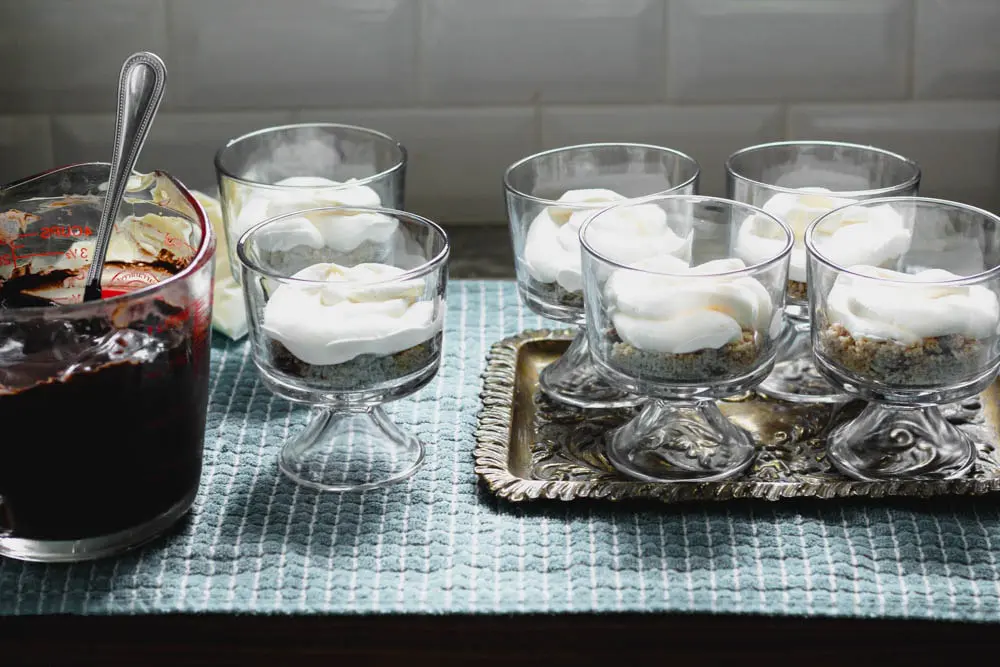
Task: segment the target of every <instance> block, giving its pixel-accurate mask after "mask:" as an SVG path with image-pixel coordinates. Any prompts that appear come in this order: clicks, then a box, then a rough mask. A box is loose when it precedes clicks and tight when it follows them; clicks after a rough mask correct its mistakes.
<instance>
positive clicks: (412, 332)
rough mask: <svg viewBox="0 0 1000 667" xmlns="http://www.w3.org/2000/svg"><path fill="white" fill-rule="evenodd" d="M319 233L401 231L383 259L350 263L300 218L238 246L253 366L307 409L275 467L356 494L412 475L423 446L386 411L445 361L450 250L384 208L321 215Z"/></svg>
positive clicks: (423, 224) (278, 221)
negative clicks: (318, 240)
mask: <svg viewBox="0 0 1000 667" xmlns="http://www.w3.org/2000/svg"><path fill="white" fill-rule="evenodd" d="M308 213H309V214H310V215H311V216H312V217H313V219H314V220H316V221H318V222H320V223H324V222H328V221H330V220H338V219H340V218H342V217H343V216H345V214H346V215H358V216H360V215H369V214H373V213H377V214H378V215H382V216H386V217H387V218H390V219H392V220H393V221H395V223H396V229H395V233H394V234H393V236H392V237H391V238H388V239H386V240H385V241H384V242H383V243H382V244H381V246H380V249H379V250H378V251H375V252H373V253H372V255H371V256H369V255H367V254H366V255H365V256H364V257H363V258H358V259H357V260H354V261H345V260H344V259H343V258H342V255H341V253H340V252H339V250H338V248H339V246H337V244H333V247H331V248H327V247H324V248H320V249H317V248H316V247H314V245H313V244H311V243H309V242H308V237H305V236H303V235H302V234H301V224H302V223H301V218H300V217H298V216H300V215H301V214H300V213H291V214H287V215H284V216H280V217H278V218H273V219H271V220H268V221H265V222H263V223H261V224H260V225H257V226H255V227H253V228H251V229H250V231H248V232H247V233H246V234H244V235H243V237H242V238H241V239H240V241H239V244H238V247H237V254H238V256H239V259H240V262H241V264H242V272H243V285H244V294H245V297H246V305H247V312H248V314H249V320H250V344H251V346H252V352H253V360H254V363H255V364H256V366H257V369H258V370H259V371H260V374H261V376H262V378H263V380H264V383H265V384H266V385H267V386H268V387H269V388H270V389H271V390H272V391H274V392H275V393H276V394H278V395H279V396H282V397H284V398H286V399H288V400H290V401H294V402H298V403H304V404H308V405H311V406H313V408H314V411H313V414H312V418H311V420H310V422H309V424H308V425H307V426H306V427H305V429H304V430H303V431H302V432H301V433H299V434H297V435H295V436H293V437H292V438H290V439H289V440H288V441H287V442H286V443H285V445H284V447H283V449H282V452H281V456H280V459H279V466H280V469H281V471H282V472H283V473H284V474H285V475H286V476H288V477H290V478H291V479H293V480H294V481H296V482H297V483H299V484H302V485H304V486H307V487H311V488H314V489H318V490H323V491H358V490H364V489H370V488H374V487H377V486H381V485H384V484H389V483H392V482H395V481H399V480H401V479H405V478H406V477H409V476H410V475H412V474H413V473H414V472H415V471H416V470H417V469H418V468H419V466H420V464H421V463H422V461H423V458H424V446H423V444H422V443H421V442H420V441H419V440H418V439H417V438H416V437H415V436H414V435H413V434H411V433H407V432H405V431H403V430H402V429H400V428H399V427H398V426H396V425H395V424H393V423H392V421H391V420H390V419H389V417H388V416H387V415H386V413H385V411H384V410H383V408H382V407H381V406H382V404H383V403H386V402H390V401H394V400H397V399H399V398H403V397H405V396H408V395H410V394H412V393H414V392H416V391H418V390H419V389H420V388H421V387H423V386H425V385H426V384H427V383H428V382H430V381H431V379H432V378H433V377H434V376H435V374H436V373H437V370H438V366H439V365H440V360H441V344H442V336H443V327H444V314H445V285H446V281H447V264H448V253H449V245H448V239H447V236H446V235H445V233H444V231H443V230H442V229H441V228H440V227H438V226H437V225H436V224H434V223H433V222H431V221H430V220H426V219H424V218H421V217H419V216H416V215H412V214H409V213H404V212H401V211H395V210H391V209H360V208H356V209H347V210H345V209H343V208H324V209H313V210H311V211H309V212H308Z"/></svg>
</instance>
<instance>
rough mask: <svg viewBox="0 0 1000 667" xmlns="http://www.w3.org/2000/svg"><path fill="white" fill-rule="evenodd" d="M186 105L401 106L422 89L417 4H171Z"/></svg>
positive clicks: (354, 0) (317, 0)
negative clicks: (417, 63)
mask: <svg viewBox="0 0 1000 667" xmlns="http://www.w3.org/2000/svg"><path fill="white" fill-rule="evenodd" d="M168 2H169V7H170V26H171V37H172V39H173V46H174V60H175V62H176V67H175V73H176V76H175V77H174V82H173V83H174V85H175V87H176V88H177V89H179V95H180V97H181V101H182V103H183V104H184V106H185V107H189V108H197V109H284V108H288V109H296V108H302V107H308V106H328V107H330V106H365V105H370V104H393V105H394V104H402V103H407V102H410V101H412V100H413V98H414V96H415V92H416V71H415V70H416V66H415V59H414V55H415V53H416V43H415V37H416V21H417V10H418V7H419V5H418V3H417V2H413V1H412V0H283V1H282V2H244V1H243V0H211V1H206V0H168Z"/></svg>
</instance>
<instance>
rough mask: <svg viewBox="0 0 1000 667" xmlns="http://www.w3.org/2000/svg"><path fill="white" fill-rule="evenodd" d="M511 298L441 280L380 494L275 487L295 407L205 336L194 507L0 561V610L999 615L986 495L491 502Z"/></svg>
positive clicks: (396, 411) (530, 323) (516, 322)
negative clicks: (431, 363) (437, 341)
mask: <svg viewBox="0 0 1000 667" xmlns="http://www.w3.org/2000/svg"><path fill="white" fill-rule="evenodd" d="M544 325H545V322H543V321H541V320H540V319H538V318H537V317H535V316H534V315H533V314H531V313H530V312H529V311H527V310H526V309H524V308H523V307H521V306H520V305H519V302H518V298H517V291H516V288H515V286H514V285H513V283H509V282H467V281H456V282H454V283H453V284H452V286H451V289H450V292H449V302H448V319H447V334H446V338H445V353H444V363H443V366H442V368H441V371H440V373H439V374H438V377H437V379H436V380H435V381H434V382H432V383H431V384H430V385H429V386H427V387H426V388H425V389H423V390H422V391H421V392H420V393H419V394H417V395H415V396H414V397H411V398H409V399H406V400H403V401H400V402H398V403H395V404H393V405H392V406H391V408H390V414H391V415H392V417H393V418H394V419H395V420H396V421H397V422H398V423H400V424H401V425H403V426H404V428H406V429H407V430H408V431H411V432H413V433H415V434H416V435H417V436H419V437H420V438H422V439H423V440H424V442H426V443H427V444H428V458H427V462H426V464H425V466H424V468H422V469H421V471H420V472H419V473H418V474H417V475H416V476H415V477H413V478H412V479H410V480H409V481H407V482H403V483H401V484H399V485H397V486H394V487H392V488H389V489H386V490H377V491H371V492H368V493H365V494H359V495H336V494H317V493H314V492H311V491H308V490H304V489H301V488H298V487H296V486H295V485H293V484H292V483H290V482H288V481H286V480H285V479H284V478H283V477H282V476H281V475H279V473H278V471H277V466H276V456H277V452H278V448H279V446H280V444H281V442H282V439H283V438H284V437H285V436H286V435H287V434H288V433H290V432H294V431H295V430H296V429H298V428H301V427H302V426H303V424H304V423H305V416H306V413H305V411H304V410H303V409H301V408H291V407H290V406H289V404H288V403H286V402H285V401H283V400H280V399H277V398H275V397H274V396H272V395H271V394H270V393H269V392H268V391H267V390H266V389H265V388H264V387H263V386H262V385H261V384H260V382H258V381H257V376H256V372H255V370H254V367H253V364H252V362H251V361H250V360H249V358H248V349H247V346H246V345H245V344H244V343H231V342H227V341H224V340H221V337H217V340H216V342H215V349H214V354H213V359H212V379H211V383H212V385H211V386H212V393H211V405H210V413H209V418H208V433H207V437H206V453H205V471H204V477H203V484H202V491H201V494H200V496H199V498H198V501H197V504H196V505H195V507H194V510H193V512H192V514H191V518H190V519H189V520H188V521H186V522H185V523H183V524H182V525H181V526H180V527H179V529H177V530H175V531H174V532H173V533H172V534H171V535H170V536H168V537H166V538H164V539H161V540H159V541H157V542H155V543H153V544H151V545H149V546H148V547H146V548H144V549H141V550H139V551H136V552H134V553H131V554H128V555H126V556H125V557H123V558H119V559H114V560H108V561H102V562H97V563H85V564H80V565H71V566H67V565H34V564H24V563H19V562H16V561H12V560H5V559H0V614H39V613H58V612H63V613H77V614H109V613H126V614H155V613H166V612H225V611H233V612H241V613H304V614H313V613H392V612H401V613H453V612H454V613H491V612H502V613H511V612H542V611H548V612H585V611H594V610H596V611H640V610H647V611H713V612H734V613H763V614H816V615H836V616H869V617H871V616H896V617H898V616H909V617H930V618H942V619H969V620H981V621H1000V571H998V567H997V561H998V559H1000V511H998V505H997V498H996V497H985V498H979V499H968V498H959V499H944V500H937V501H920V500H908V501H896V502H886V501H864V502H859V501H850V502H849V501H833V500H831V501H810V502H796V501H781V502H779V503H770V504H769V503H763V502H729V503H717V504H705V505H690V506H686V507H680V506H655V507H648V506H641V507H638V508H637V506H635V505H631V506H629V505H614V504H610V503H604V504H602V503H589V504H578V503H568V504H545V505H534V506H523V505H518V506H515V505H507V504H504V503H500V502H497V501H495V500H493V499H492V498H491V497H490V496H489V495H488V494H487V493H485V492H480V491H479V490H478V488H477V484H476V476H475V473H474V472H473V462H472V449H473V446H474V442H473V430H474V428H475V424H476V415H477V412H478V411H479V398H478V395H479V391H480V388H481V382H482V381H481V378H480V374H481V372H482V370H483V366H484V363H485V356H486V353H487V352H488V350H489V347H490V344H491V343H493V342H495V341H496V340H498V339H500V338H502V337H504V336H507V335H510V334H512V333H515V332H517V331H520V330H522V329H525V328H534V327H539V326H544Z"/></svg>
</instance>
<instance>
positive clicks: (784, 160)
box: [726, 141, 920, 403]
mask: <svg viewBox="0 0 1000 667" xmlns="http://www.w3.org/2000/svg"><path fill="white" fill-rule="evenodd" d="M919 183H920V168H919V167H918V166H917V164H916V163H915V162H913V161H912V160H909V159H907V158H905V157H903V156H900V155H896V154H895V153H890V152H889V151H886V150H882V149H880V148H875V147H872V146H861V145H857V144H848V143H840V142H831V141H785V142H778V143H770V144H761V145H758V146H751V147H749V148H744V149H743V150H740V151H737V152H736V153H734V154H733V155H731V156H730V157H729V159H728V160H726V191H727V196H728V197H729V198H730V199H733V200H735V201H740V202H744V203H747V204H752V205H754V206H757V207H759V208H761V209H762V210H764V211H765V212H767V213H769V214H771V215H773V216H775V217H777V218H779V219H781V220H783V221H784V222H786V223H788V225H789V227H791V229H792V232H793V233H794V234H795V245H794V247H793V248H792V255H791V261H790V264H789V269H788V296H787V302H786V312H787V314H788V316H789V324H790V325H791V330H790V331H789V335H788V336H787V337H786V338H785V344H784V346H783V349H782V351H781V353H780V354H779V358H778V362H777V363H776V364H775V367H774V372H773V373H772V374H771V375H770V376H769V377H768V378H767V379H766V380H764V382H762V383H761V385H760V387H758V391H759V392H760V393H762V394H766V395H768V396H771V397H773V398H778V399H781V400H786V401H804V402H824V403H838V402H843V401H846V400H848V399H849V398H850V396H849V395H848V394H845V393H843V392H840V391H838V390H837V389H836V388H835V387H833V385H831V384H830V383H829V382H827V381H826V379H825V378H824V377H823V376H822V375H821V374H820V373H818V372H817V371H816V368H815V365H814V363H813V359H812V351H811V343H810V338H809V311H808V294H807V285H808V276H807V270H806V263H807V262H806V249H805V242H804V237H805V231H806V228H807V227H808V226H809V224H810V223H812V222H813V221H814V220H816V218H818V217H820V216H821V215H823V214H825V213H828V212H829V211H832V210H833V209H837V208H842V207H844V206H846V205H848V204H851V203H854V202H858V201H863V200H868V199H873V198H877V197H888V196H910V195H915V194H916V193H917V188H918V186H919ZM756 230H757V227H756V225H755V223H754V221H753V220H752V219H748V220H747V222H746V223H745V224H744V225H743V226H742V227H741V228H740V231H739V239H738V242H739V244H740V246H741V248H742V252H743V254H745V255H747V256H753V255H754V254H755V253H761V254H764V255H766V254H767V253H769V252H770V247H771V246H772V245H774V244H775V243H776V242H777V241H776V240H775V239H769V238H767V236H766V235H763V234H760V233H758V232H757V231H756ZM824 233H826V234H828V235H829V236H830V239H829V244H832V245H836V246H838V247H841V248H844V249H845V250H850V251H853V252H855V253H857V256H858V257H860V258H861V259H863V260H864V263H866V264H871V265H876V266H882V265H888V264H891V263H892V262H893V261H894V259H895V258H896V257H897V256H898V255H899V253H900V252H901V251H902V250H903V249H905V247H906V244H907V242H908V238H909V237H908V235H909V231H908V230H907V229H905V227H904V225H903V220H902V218H901V217H900V216H899V215H898V214H897V213H896V212H895V211H893V210H892V209H891V208H869V207H858V208H853V209H850V211H849V214H844V215H841V216H840V217H839V218H838V223H837V225H836V226H833V225H828V226H827V227H824Z"/></svg>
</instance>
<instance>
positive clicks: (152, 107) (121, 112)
mask: <svg viewBox="0 0 1000 667" xmlns="http://www.w3.org/2000/svg"><path fill="white" fill-rule="evenodd" d="M166 82H167V68H166V66H165V65H164V64H163V61H162V60H160V57H159V56H157V55H156V54H154V53H149V52H148V51H141V52H139V53H134V54H132V55H131V56H129V57H128V59H126V60H125V64H124V65H122V71H121V74H120V75H119V77H118V117H117V122H116V123H115V149H114V155H113V157H112V158H111V173H110V174H109V176H108V193H107V195H105V197H104V208H103V210H102V211H101V221H100V224H99V227H98V229H97V241H96V245H95V246H94V253H93V263H92V264H91V265H90V270H89V271H87V285H86V287H84V291H83V300H84V301H96V300H98V299H100V298H101V275H102V273H103V272H104V255H105V254H107V252H108V243H110V241H111V232H112V231H113V230H114V227H115V220H116V219H117V218H118V209H119V208H121V205H122V197H124V195H125V187H126V186H127V185H128V179H129V176H131V175H132V170H133V169H134V168H135V163H136V161H137V160H138V159H139V151H141V150H142V145H143V144H144V143H146V137H147V136H148V135H149V128H150V126H151V125H152V124H153V117H154V116H156V111H157V109H159V108H160V101H161V100H162V99H163V87H164V86H165V85H166Z"/></svg>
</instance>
